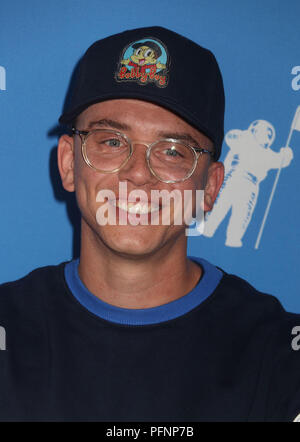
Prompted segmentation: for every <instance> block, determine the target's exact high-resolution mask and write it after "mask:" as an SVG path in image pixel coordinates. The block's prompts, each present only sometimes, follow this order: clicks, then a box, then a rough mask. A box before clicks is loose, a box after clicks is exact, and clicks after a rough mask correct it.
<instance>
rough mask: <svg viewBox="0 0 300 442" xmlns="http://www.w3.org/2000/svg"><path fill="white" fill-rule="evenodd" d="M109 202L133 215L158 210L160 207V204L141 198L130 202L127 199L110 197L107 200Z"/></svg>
mask: <svg viewBox="0 0 300 442" xmlns="http://www.w3.org/2000/svg"><path fill="white" fill-rule="evenodd" d="M109 203H110V204H111V205H113V206H114V207H117V208H119V209H121V210H124V211H125V212H128V213H132V214H135V215H146V214H148V213H152V212H158V211H159V210H160V209H161V204H156V203H151V202H148V201H143V200H140V201H136V202H130V201H127V200H121V199H112V200H109Z"/></svg>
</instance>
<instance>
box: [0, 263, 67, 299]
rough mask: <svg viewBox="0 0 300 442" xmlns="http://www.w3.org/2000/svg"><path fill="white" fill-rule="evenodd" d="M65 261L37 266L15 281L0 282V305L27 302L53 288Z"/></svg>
mask: <svg viewBox="0 0 300 442" xmlns="http://www.w3.org/2000/svg"><path fill="white" fill-rule="evenodd" d="M64 266H65V262H62V263H60V264H58V265H49V266H44V267H38V268H36V269H34V270H32V271H31V272H30V273H28V274H27V275H25V276H23V277H22V278H19V279H17V280H15V281H9V282H5V283H3V284H0V306H3V305H8V304H10V305H13V304H14V303H15V302H17V303H18V305H20V306H21V305H22V304H24V305H25V304H28V302H30V301H31V300H33V299H34V298H35V297H37V296H39V295H42V294H43V292H45V291H51V290H54V289H55V287H57V284H58V283H59V281H60V280H61V277H62V275H63V269H64Z"/></svg>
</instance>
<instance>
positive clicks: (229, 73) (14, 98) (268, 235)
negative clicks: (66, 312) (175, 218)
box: [0, 0, 300, 312]
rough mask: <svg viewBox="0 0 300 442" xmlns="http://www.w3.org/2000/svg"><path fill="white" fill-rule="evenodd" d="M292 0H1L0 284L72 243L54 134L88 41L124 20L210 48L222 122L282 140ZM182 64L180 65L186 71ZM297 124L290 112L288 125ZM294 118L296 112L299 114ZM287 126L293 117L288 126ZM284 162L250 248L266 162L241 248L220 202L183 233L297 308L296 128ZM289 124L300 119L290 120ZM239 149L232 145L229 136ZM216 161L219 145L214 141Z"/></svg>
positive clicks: (298, 69)
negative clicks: (205, 230) (263, 130)
mask: <svg viewBox="0 0 300 442" xmlns="http://www.w3.org/2000/svg"><path fill="white" fill-rule="evenodd" d="M299 16H300V3H299V1H298V0H289V1H288V2H285V3H284V2H282V1H281V0H263V1H261V2H253V1H247V0H246V1H243V2H238V1H237V0H227V1H226V2H225V1H223V0H207V1H206V0H187V1H182V0H172V1H170V0H160V1H157V0H152V1H151V2H150V1H145V0H138V1H137V0H130V1H129V0H128V1H126V2H125V1H121V0H115V1H114V2H111V1H103V0H59V1H58V0H53V1H51V2H46V1H38V0H36V1H34V0H29V1H26V2H23V1H22V0H19V1H17V0H10V1H6V2H3V3H2V5H1V16H0V112H1V124H0V139H1V147H0V177H1V181H0V182H1V187H0V195H1V218H0V227H1V236H0V283H1V282H4V281H8V280H13V279H16V278H18V277H21V276H23V275H24V274H26V273H27V272H29V271H30V270H32V269H33V268H35V267H38V266H42V265H47V264H56V263H59V262H61V261H64V260H68V259H70V258H71V257H72V256H73V253H74V252H75V253H76V251H78V244H77V245H76V241H75V246H74V242H73V239H74V237H76V235H77V234H78V232H75V233H74V231H73V227H72V221H74V220H73V219H72V217H71V219H70V213H71V210H70V208H72V204H73V202H72V200H71V199H70V200H68V201H67V204H66V201H65V194H64V192H63V191H62V190H61V187H60V182H59V178H58V173H57V169H56V166H55V146H56V142H57V133H56V130H55V126H56V124H57V118H58V116H59V115H60V113H61V109H62V105H63V101H64V97H65V93H66V90H67V87H68V84H69V80H70V76H71V73H72V71H73V68H74V66H75V64H76V63H77V61H78V60H79V58H80V56H81V55H82V54H83V53H84V51H85V50H86V49H87V47H88V46H89V45H90V44H91V43H93V42H94V41H95V40H98V39H100V38H102V37H105V36H108V35H110V34H113V33H117V32H120V31H122V30H125V29H130V28H135V27H141V26H151V25H161V26H165V27H169V28H171V29H172V30H174V31H177V32H179V33H181V34H183V35H185V36H187V37H189V38H191V39H192V40H195V41H196V42H198V43H199V44H201V45H202V46H204V47H208V48H209V49H211V50H212V51H213V52H214V53H215V55H216V58H217V60H218V62H219V64H220V67H221V70H222V72H223V78H224V84H225V91H226V100H227V105H226V119H225V132H226V133H228V132H229V131H231V130H232V129H239V130H242V131H246V130H247V129H248V127H249V125H250V124H251V123H252V122H253V121H255V120H265V121H267V122H269V123H271V124H272V126H273V128H274V129H275V131H276V137H275V138H274V137H273V140H272V146H271V149H272V150H273V151H274V152H279V150H280V148H281V147H282V146H285V144H286V142H287V138H288V135H289V133H290V128H291V124H292V120H293V118H294V115H295V112H296V109H297V106H298V105H299V104H300V51H299V41H300V26H299ZM188 68H189V67H188V66H187V70H188ZM295 124H296V125H297V121H296V123H295ZM298 124H299V125H300V121H299V120H298ZM296 129H297V127H296ZM296 129H295V130H294V131H292V132H291V139H290V143H289V145H290V147H291V148H292V149H293V151H294V158H293V160H292V162H291V164H290V166H289V167H286V168H283V169H282V171H281V175H280V179H279V181H278V185H277V188H276V191H275V194H274V198H273V201H272V205H271V207H270V212H269V215H268V218H267V220H266V223H265V227H264V231H263V234H262V237H261V241H260V244H259V247H258V249H255V248H254V246H255V243H256V240H257V235H258V232H259V229H260V226H261V224H262V220H263V216H264V213H265V210H266V206H267V203H268V199H269V196H270V193H271V190H272V186H273V183H274V180H275V176H276V170H274V169H273V170H269V172H268V173H267V176H266V177H265V178H264V179H263V180H262V181H261V183H260V185H259V195H258V198H257V202H256V206H255V208H252V209H251V210H252V218H251V220H250V222H249V225H248V228H247V229H246V231H245V234H244V236H243V240H242V246H241V247H232V246H230V245H225V240H226V229H227V227H228V223H229V218H230V211H229V212H228V214H227V215H226V217H225V218H224V220H223V222H220V223H219V226H218V229H217V230H216V231H215V233H214V235H213V236H212V237H211V238H208V237H203V236H199V237H193V238H190V239H189V254H190V255H195V256H202V257H204V258H206V259H208V260H210V261H211V262H213V263H214V264H216V265H218V266H220V267H222V268H223V269H224V270H226V271H228V272H230V273H235V274H238V275H240V276H242V277H244V278H246V279H248V280H249V281H250V282H251V283H252V284H253V285H254V286H256V287H257V288H258V289H260V290H262V291H265V292H269V293H272V294H274V295H276V296H277V297H278V298H279V299H280V300H281V302H282V304H283V305H284V307H285V308H286V309H287V310H290V311H295V312H300V296H299V295H298V292H299V283H298V271H299V270H298V268H299V265H298V259H299V244H300V241H299V235H300V234H299V227H298V225H299V216H300V207H299V197H298V189H299V187H300V186H299V184H300V175H299V173H298V167H299V161H300V155H299V151H300V131H299V130H296ZM298 129H299V127H298ZM240 147H241V146H240ZM223 150H224V152H223V156H222V158H223V159H224V158H225V157H226V155H227V154H228V152H229V146H228V145H227V143H226V142H224V146H223Z"/></svg>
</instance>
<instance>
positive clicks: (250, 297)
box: [218, 270, 300, 324]
mask: <svg viewBox="0 0 300 442" xmlns="http://www.w3.org/2000/svg"><path fill="white" fill-rule="evenodd" d="M222 271H223V278H222V279H221V281H220V284H219V286H218V290H219V294H221V296H220V297H219V298H220V299H221V302H222V298H223V302H224V303H226V304H227V305H229V306H230V308H231V309H232V310H233V311H236V312H237V311H239V314H240V315H246V316H248V317H251V316H255V317H257V318H261V319H262V320H264V321H266V320H267V319H268V318H270V320H272V319H275V318H278V320H280V322H281V323H282V324H283V323H287V322H290V321H295V320H298V322H300V313H291V312H288V311H286V310H285V308H284V307H283V305H282V304H281V302H280V301H279V299H278V298H277V297H276V296H275V295H273V294H270V293H265V292H263V291H260V290H258V289H257V288H255V287H254V286H253V285H252V284H250V283H249V282H248V281H247V280H245V279H243V278H241V277H239V276H237V275H233V274H228V273H226V272H225V271H224V270H222ZM282 321H283V322H282Z"/></svg>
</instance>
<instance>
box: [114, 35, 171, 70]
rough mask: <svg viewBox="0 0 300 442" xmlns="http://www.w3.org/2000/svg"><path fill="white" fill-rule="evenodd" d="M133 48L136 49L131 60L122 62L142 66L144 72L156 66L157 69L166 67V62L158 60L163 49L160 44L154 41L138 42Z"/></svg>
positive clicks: (122, 61)
mask: <svg viewBox="0 0 300 442" xmlns="http://www.w3.org/2000/svg"><path fill="white" fill-rule="evenodd" d="M132 48H133V49H134V50H135V51H134V53H133V54H132V56H131V57H130V59H131V60H130V59H127V60H121V63H122V64H125V65H129V66H133V67H135V68H137V67H140V68H141V72H142V73H144V72H145V71H146V69H150V68H153V67H154V66H155V67H156V68H157V69H165V67H166V65H165V64H163V63H160V62H157V59H158V58H159V57H160V56H161V49H160V47H159V46H158V44H156V43H154V42H153V41H146V42H145V43H136V44H134V45H132Z"/></svg>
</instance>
